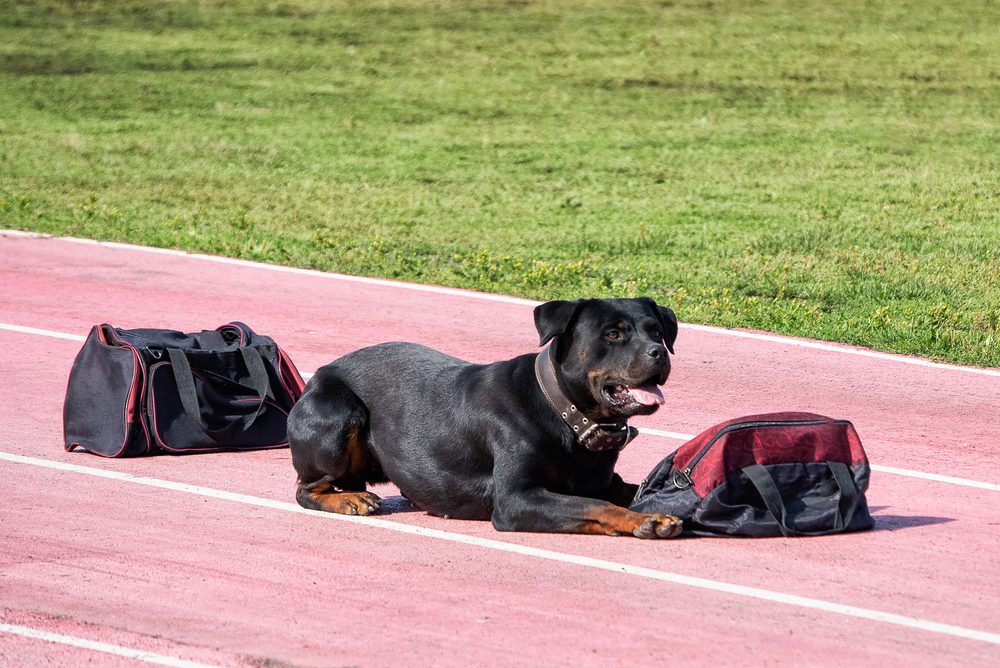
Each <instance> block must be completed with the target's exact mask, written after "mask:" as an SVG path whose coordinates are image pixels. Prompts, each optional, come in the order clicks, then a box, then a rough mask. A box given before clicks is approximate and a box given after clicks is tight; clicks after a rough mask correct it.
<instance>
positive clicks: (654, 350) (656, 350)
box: [646, 345, 666, 360]
mask: <svg viewBox="0 0 1000 668" xmlns="http://www.w3.org/2000/svg"><path fill="white" fill-rule="evenodd" d="M665 352H666V348H664V347H663V346H661V345H655V346H650V347H649V348H646V354H647V355H649V356H650V357H652V358H653V359H654V360H658V359H660V358H661V357H663V353H665Z"/></svg>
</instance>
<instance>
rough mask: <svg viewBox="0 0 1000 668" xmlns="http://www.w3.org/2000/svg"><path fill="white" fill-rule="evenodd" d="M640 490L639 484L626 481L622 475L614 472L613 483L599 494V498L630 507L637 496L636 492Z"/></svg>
mask: <svg viewBox="0 0 1000 668" xmlns="http://www.w3.org/2000/svg"><path fill="white" fill-rule="evenodd" d="M638 491H639V485H636V484H634V483H629V482H625V481H624V480H622V478H621V476H619V475H618V474H617V473H613V474H612V477H611V484H610V485H609V486H608V489H607V491H606V492H605V493H603V494H600V495H598V496H597V498H599V499H604V500H605V501H610V502H611V503H613V504H615V505H616V506H624V507H625V508H628V507H629V506H630V505H632V500H633V499H634V498H635V494H636V492H638Z"/></svg>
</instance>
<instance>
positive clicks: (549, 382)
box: [535, 346, 639, 452]
mask: <svg viewBox="0 0 1000 668" xmlns="http://www.w3.org/2000/svg"><path fill="white" fill-rule="evenodd" d="M550 349H551V346H546V347H545V348H543V349H542V352H540V353H538V357H536V358H535V378H536V379H537V380H538V386H539V387H540V388H542V394H544V395H545V398H546V399H548V401H549V404H550V405H551V406H552V408H554V409H555V410H556V412H557V413H559V417H561V418H562V419H563V422H565V423H566V425H567V426H568V427H569V428H570V429H571V430H572V431H573V434H574V435H575V436H576V440H577V442H578V443H579V444H580V445H582V446H583V447H585V448H587V449H588V450H593V451H595V452H603V451H605V450H621V449H622V448H624V447H625V446H626V445H628V444H629V441H631V440H632V439H633V438H635V437H636V436H637V435H638V433H639V430H638V429H636V428H635V427H631V426H629V425H628V423H627V422H624V421H623V422H622V423H621V424H602V423H599V422H597V421H596V420H593V419H591V418H589V417H587V416H586V415H584V414H583V413H582V412H580V410H578V409H577V407H576V406H575V405H574V404H573V402H572V401H570V400H569V399H568V398H567V397H566V395H565V394H563V391H562V388H560V387H559V381H558V380H557V379H556V367H555V363H554V362H553V361H552V355H551V353H550Z"/></svg>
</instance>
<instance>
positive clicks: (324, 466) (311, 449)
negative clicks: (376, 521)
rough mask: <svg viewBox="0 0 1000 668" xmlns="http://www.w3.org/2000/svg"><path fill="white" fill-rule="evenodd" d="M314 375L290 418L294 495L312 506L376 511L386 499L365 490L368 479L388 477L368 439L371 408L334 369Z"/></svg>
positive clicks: (342, 511) (305, 505)
mask: <svg viewBox="0 0 1000 668" xmlns="http://www.w3.org/2000/svg"><path fill="white" fill-rule="evenodd" d="M318 375H319V374H317V376H318ZM314 380H316V382H315V383H313V384H311V386H310V387H309V388H307V392H306V394H305V395H303V397H302V398H301V399H300V400H299V402H298V403H296V404H295V406H294V408H293V409H292V412H291V414H290V415H289V417H288V444H289V447H290V449H291V451H292V464H293V465H294V466H295V470H296V472H297V473H298V489H297V490H296V492H295V500H296V501H298V502H299V505H300V506H302V507H303V508H308V509H310V510H325V511H327V512H331V513H340V514H343V515H368V514H370V513H374V512H375V511H377V510H378V509H379V506H381V505H382V499H380V498H379V497H378V496H376V495H374V494H372V493H371V492H368V491H366V482H384V480H385V476H384V474H383V473H382V467H381V465H380V464H379V463H378V461H377V460H376V459H375V456H374V455H373V454H372V452H371V449H370V448H369V447H368V444H367V443H366V439H365V433H366V431H367V427H368V411H367V409H366V408H365V405H364V403H362V402H361V400H360V399H359V398H358V397H357V395H355V394H354V393H353V392H352V391H351V390H350V389H349V388H348V387H347V386H346V384H344V383H343V382H341V381H340V380H339V379H338V378H336V377H335V376H333V375H332V374H328V375H325V376H324V377H320V378H316V379H314Z"/></svg>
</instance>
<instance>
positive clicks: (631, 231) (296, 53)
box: [0, 0, 1000, 366]
mask: <svg viewBox="0 0 1000 668" xmlns="http://www.w3.org/2000/svg"><path fill="white" fill-rule="evenodd" d="M997 25H1000V6H998V5H997V3H996V2H962V3H950V2H944V1H943V0H942V1H939V2H931V1H924V0H908V1H900V2H860V1H858V2H856V1H851V0H845V1H842V2H829V1H828V0H819V1H815V2H813V1H811V0H800V1H797V2H791V1H789V2H750V1H747V0H741V1H736V0H733V1H724V0H719V1H715V2H712V1H704V0H666V1H663V2H555V1H551V2H529V1H524V2H520V1H515V0H511V1H508V2H499V1H498V2H484V1H480V2H468V1H466V2H459V1H455V2H449V1H446V0H439V1H437V2H430V1H427V2H424V1H417V0H410V1H402V0H401V1H399V2H392V1H390V2H384V1H383V2H371V3H357V2H346V1H345V2H319V1H313V2H306V1H303V2H292V1H285V2H281V1H278V2H275V1H259V2H252V1H249V0H239V1H235V0H234V1H227V2H223V1H221V0H219V1H209V0H203V1H201V2H183V1H176V2H175V1H169V2H168V1H160V2H136V1H107V2H100V1H93V2H84V1H79V2H51V1H37V2H36V1H32V2H12V1H11V0H0V227H14V228H21V229H32V230H41V231H46V232H52V233H56V234H71V235H76V236H86V237H93V238H98V239H115V240H125V241H131V242H135V243H140V244H149V245H156V246H171V247H177V248H185V249H191V250H199V251H206V252H210V253H222V254H226V255H232V256H239V257H246V258H252V259H257V260H265V261H273V262H281V263H289V264H294V265H299V266H306V267H317V268H322V269H330V270H335V271H342V272H349V273H356V274H367V275H381V276H391V277H396V278H403V279H408V280H415V281H423V282H432V283H439V284H447V285H456V286H465V287H474V288H480V289H484V290H490V291H498V292H504V293H510V294H518V295H524V296H529V297H534V298H539V299H548V298H557V297H576V296H584V295H587V296H590V295H593V296H602V295H623V296H629V295H637V294H648V295H650V296H652V297H654V298H655V299H657V300H658V301H660V302H662V303H665V304H669V305H671V306H673V307H674V309H675V310H676V311H677V312H678V314H679V317H680V318H681V319H682V320H685V321H688V322H703V323H713V324H719V325H726V326H739V327H752V328H759V329H765V330H771V331H776V332H782V333H787V334H794V335H802V336H810V337H816V338H820V339H829V340H837V341H844V342H848V343H854V344H860V345H864V346H870V347H873V348H877V349H881V350H892V351H898V352H903V353H914V354H919V355H924V356H928V357H932V358H936V359H941V360H948V361H954V362H960V363H972V364H980V365H987V366H1000V332H998V330H1000V206H998V205H1000V31H998V30H997V29H996V26H997ZM306 316H307V314H304V317H306Z"/></svg>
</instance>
